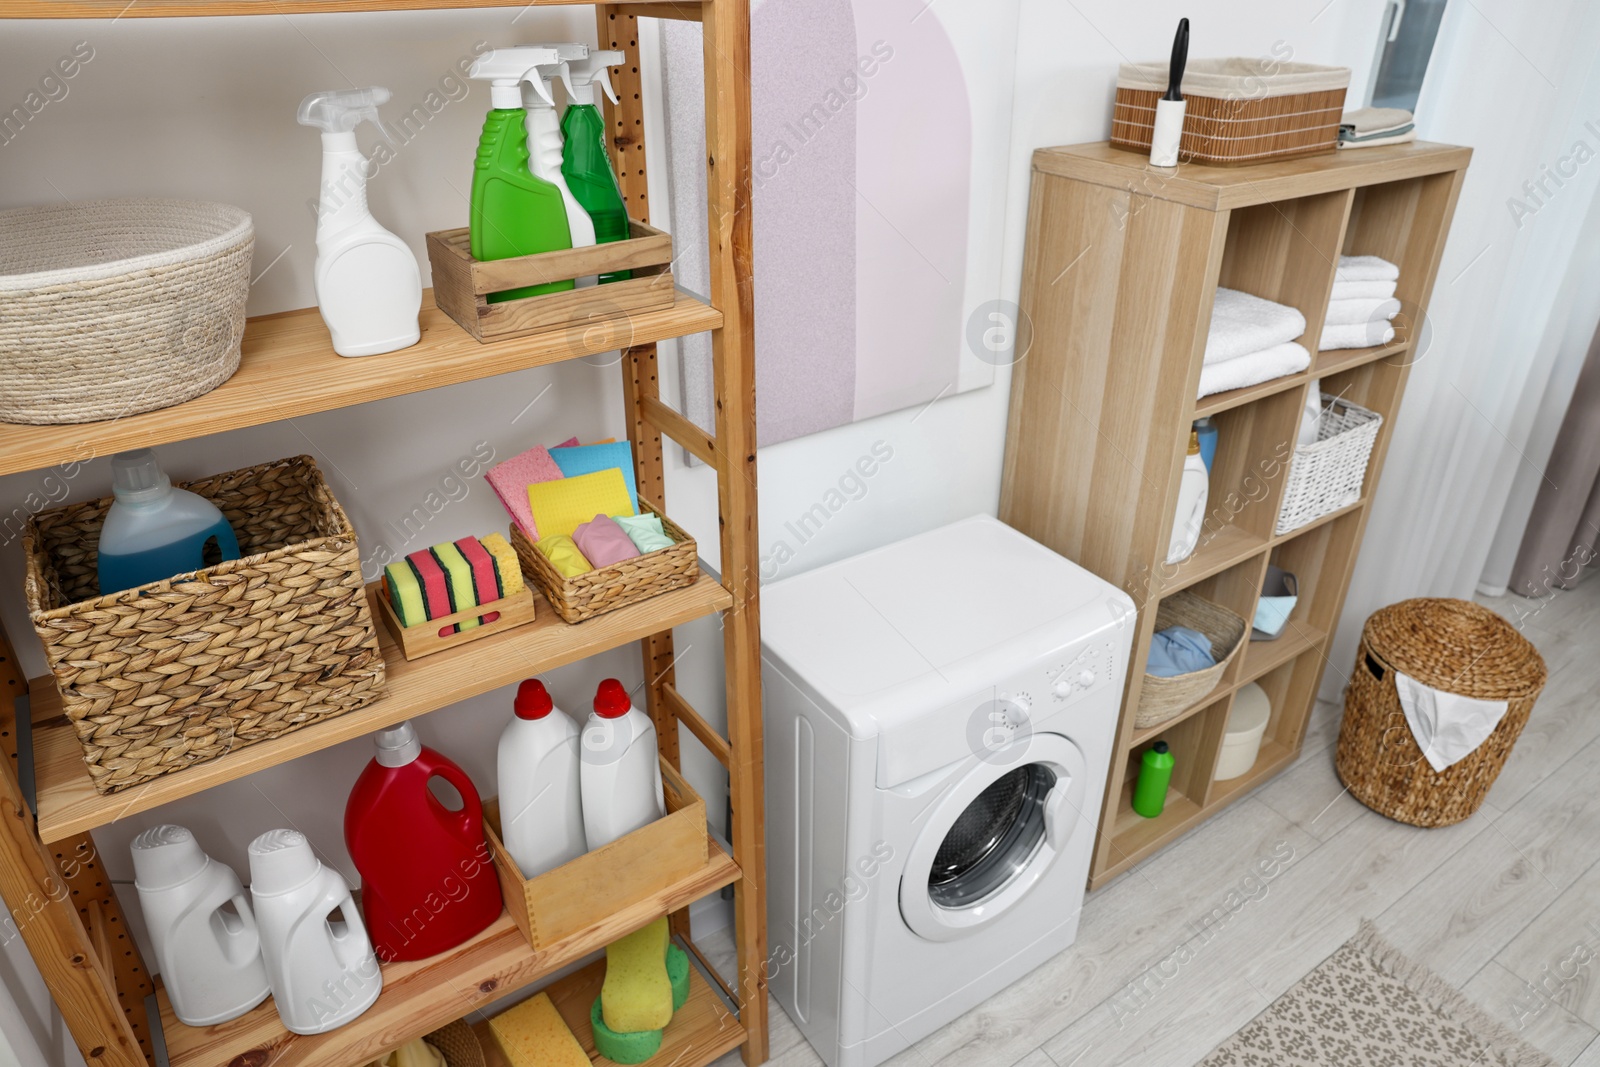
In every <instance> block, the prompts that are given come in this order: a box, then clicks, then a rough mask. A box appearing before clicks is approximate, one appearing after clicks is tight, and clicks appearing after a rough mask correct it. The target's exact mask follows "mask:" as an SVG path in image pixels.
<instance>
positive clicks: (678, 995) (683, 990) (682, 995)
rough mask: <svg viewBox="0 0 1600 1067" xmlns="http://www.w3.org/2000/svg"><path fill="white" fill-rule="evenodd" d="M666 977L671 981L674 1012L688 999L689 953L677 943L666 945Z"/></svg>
mask: <svg viewBox="0 0 1600 1067" xmlns="http://www.w3.org/2000/svg"><path fill="white" fill-rule="evenodd" d="M667 979H668V981H670V982H671V983H672V1010H673V1012H674V1014H676V1012H677V1011H678V1009H679V1008H681V1007H683V1005H684V1004H685V1003H686V1002H687V1001H688V999H689V954H688V953H687V952H685V951H683V949H681V948H679V947H678V946H677V945H670V944H669V945H668V946H667Z"/></svg>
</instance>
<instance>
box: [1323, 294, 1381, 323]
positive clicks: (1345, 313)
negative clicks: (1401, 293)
mask: <svg viewBox="0 0 1600 1067" xmlns="http://www.w3.org/2000/svg"><path fill="white" fill-rule="evenodd" d="M1398 314H1400V301H1398V300H1395V299H1394V298H1392V297H1391V298H1390V299H1388V300H1330V301H1329V302H1328V317H1327V318H1326V319H1325V320H1323V321H1324V324H1325V325H1328V326H1354V325H1356V324H1357V323H1362V322H1377V321H1379V320H1382V321H1384V322H1388V321H1389V320H1390V319H1392V318H1394V317H1395V316H1396V315H1398Z"/></svg>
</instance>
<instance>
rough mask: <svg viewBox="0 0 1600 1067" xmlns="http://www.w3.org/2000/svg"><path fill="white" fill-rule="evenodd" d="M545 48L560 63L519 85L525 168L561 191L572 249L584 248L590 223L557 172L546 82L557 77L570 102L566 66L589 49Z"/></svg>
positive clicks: (557, 129) (590, 236)
mask: <svg viewBox="0 0 1600 1067" xmlns="http://www.w3.org/2000/svg"><path fill="white" fill-rule="evenodd" d="M547 47H549V48H551V49H553V50H554V51H555V53H556V54H557V55H558V56H560V57H561V61H560V62H558V63H547V64H545V65H543V66H540V67H536V68H535V69H534V72H533V73H532V74H531V75H529V77H528V78H527V80H526V81H524V82H523V85H524V88H523V90H522V106H523V108H524V109H525V110H526V111H527V112H528V117H527V120H526V122H527V130H528V169H529V170H530V171H532V172H533V174H534V176H535V177H538V178H543V179H544V180H545V181H547V182H549V183H550V184H551V185H553V186H555V187H556V188H557V189H560V190H561V202H562V203H563V204H565V205H566V207H567V229H568V230H570V231H571V232H572V247H573V248H584V247H587V246H588V245H592V244H594V243H595V236H594V220H593V219H591V218H590V217H589V213H588V212H587V211H585V210H584V209H583V205H582V204H580V203H578V198H577V197H575V196H573V195H572V189H571V188H570V187H569V186H568V185H567V176H566V175H565V174H563V173H561V157H562V154H563V153H562V149H563V142H562V140H561V117H560V116H559V115H557V114H556V102H555V97H554V96H552V95H551V92H550V88H551V86H550V83H551V82H552V81H553V80H554V79H555V78H558V77H559V78H560V79H561V81H562V83H563V84H565V86H566V89H567V99H568V101H571V100H572V99H574V90H573V87H572V81H571V77H570V75H569V73H568V71H567V63H568V62H569V61H571V60H577V59H582V58H584V57H585V56H587V55H588V54H589V46H588V45H583V44H554V45H549V46H547ZM596 281H598V278H597V277H594V276H591V277H590V278H588V279H579V280H578V284H580V285H583V284H588V285H594V284H595V283H596Z"/></svg>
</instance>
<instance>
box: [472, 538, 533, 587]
mask: <svg viewBox="0 0 1600 1067" xmlns="http://www.w3.org/2000/svg"><path fill="white" fill-rule="evenodd" d="M478 543H479V544H481V545H482V546H483V548H484V551H486V552H488V553H489V555H491V556H493V557H494V571H495V573H496V574H498V575H499V576H500V588H501V591H502V592H503V593H504V594H505V595H506V596H515V595H516V594H518V593H520V592H522V590H523V584H522V564H521V562H520V561H518V559H517V550H516V549H514V548H512V547H511V542H509V541H507V540H506V539H505V538H504V537H502V536H501V535H500V534H497V533H492V534H490V535H489V536H487V537H480V538H478Z"/></svg>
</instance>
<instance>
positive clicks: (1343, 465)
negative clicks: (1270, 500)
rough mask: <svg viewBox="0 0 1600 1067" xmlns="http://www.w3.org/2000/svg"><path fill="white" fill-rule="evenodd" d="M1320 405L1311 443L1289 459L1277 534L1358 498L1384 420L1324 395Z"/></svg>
mask: <svg viewBox="0 0 1600 1067" xmlns="http://www.w3.org/2000/svg"><path fill="white" fill-rule="evenodd" d="M1323 401H1324V402H1325V403H1328V406H1327V407H1326V408H1324V409H1323V412H1322V421H1321V423H1320V424H1319V425H1318V427H1317V442H1316V444H1311V445H1301V446H1300V447H1299V448H1296V449H1295V450H1294V456H1293V458H1291V459H1290V460H1289V478H1288V483H1287V484H1286V485H1285V486H1284V487H1283V507H1282V508H1280V509H1279V510H1278V527H1277V531H1276V532H1277V533H1280V534H1285V533H1288V532H1289V531H1290V530H1293V529H1297V528H1299V527H1301V526H1304V525H1305V524H1306V523H1308V522H1310V521H1311V520H1312V519H1315V518H1319V517H1321V516H1323V515H1326V514H1327V513H1328V512H1330V511H1338V510H1339V509H1340V508H1342V507H1345V506H1347V505H1349V504H1354V503H1355V502H1356V501H1357V500H1360V499H1361V486H1362V484H1363V483H1364V482H1365V481H1366V478H1367V459H1368V458H1369V457H1370V456H1371V455H1372V446H1373V444H1374V442H1376V441H1377V440H1378V428H1379V427H1380V426H1382V425H1383V416H1382V415H1379V414H1378V413H1377V412H1376V411H1369V410H1368V409H1366V408H1364V407H1362V406H1361V405H1359V404H1352V403H1350V402H1349V401H1348V400H1338V399H1334V400H1333V401H1332V402H1331V403H1330V402H1328V397H1327V396H1326V395H1324V396H1323Z"/></svg>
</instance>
